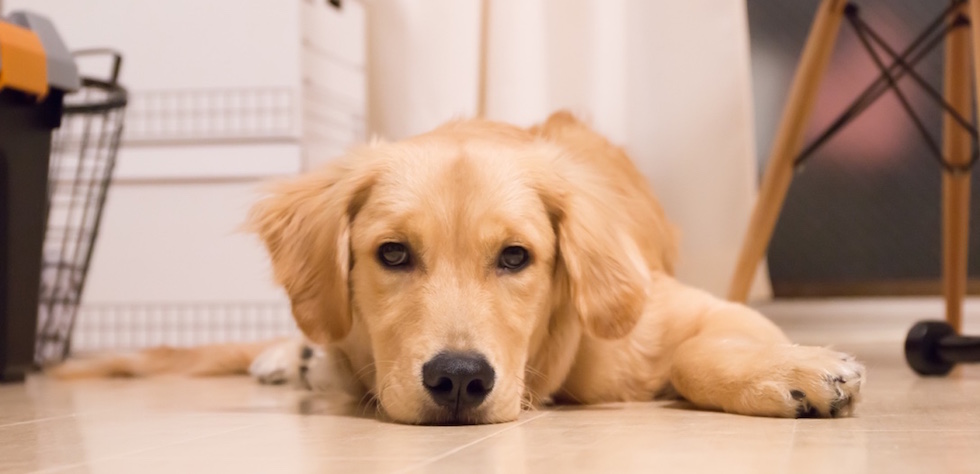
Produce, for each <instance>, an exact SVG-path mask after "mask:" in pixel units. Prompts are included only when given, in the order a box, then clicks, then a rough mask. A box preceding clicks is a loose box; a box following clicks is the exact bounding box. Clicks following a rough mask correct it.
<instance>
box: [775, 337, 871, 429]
mask: <svg viewBox="0 0 980 474" xmlns="http://www.w3.org/2000/svg"><path fill="white" fill-rule="evenodd" d="M780 359H781V360H777V363H776V364H775V367H774V368H775V369H777V370H776V371H775V372H774V375H776V380H774V381H771V382H769V383H768V384H767V385H768V386H769V387H778V388H777V390H780V391H782V398H783V404H784V408H783V409H781V410H779V412H780V413H781V415H782V416H787V417H796V418H837V417H841V416H849V415H851V414H852V413H853V411H854V406H855V405H856V404H857V402H858V400H859V398H860V394H861V385H862V384H863V383H864V373H865V369H864V366H863V365H862V364H861V363H860V362H858V361H856V360H855V359H854V357H853V356H851V355H848V354H844V353H841V352H837V351H833V350H830V349H824V348H820V347H799V346H794V347H790V348H788V352H787V353H786V354H785V355H784V357H782V358H780ZM773 382H775V383H773Z"/></svg>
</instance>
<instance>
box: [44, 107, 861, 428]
mask: <svg viewBox="0 0 980 474" xmlns="http://www.w3.org/2000/svg"><path fill="white" fill-rule="evenodd" d="M251 228H252V229H254V230H255V231H256V232H257V233H258V235H259V236H260V237H261V239H262V241H263V242H264V243H265V246H266V248H267V249H268V252H269V255H270V256H271V260H272V266H273V270H274V273H275V278H276V280H277V282H278V283H279V284H281V285H282V286H283V287H284V288H285V290H286V292H287V294H288V296H289V299H290V301H291V305H292V313H293V315H294V317H295V319H296V322H297V324H298V326H299V328H300V329H301V330H302V332H303V334H304V335H305V337H306V339H307V340H308V341H309V343H310V344H312V346H313V347H315V348H316V351H314V350H311V348H309V347H304V345H305V344H304V343H302V342H301V341H285V342H278V343H275V344H273V345H271V346H270V345H251V346H249V345H241V346H236V345H231V346H224V347H211V348H197V349H191V350H189V351H188V350H166V349H157V350H155V351H150V352H144V353H141V354H136V355H133V356H115V357H110V358H106V359H96V360H90V361H84V360H80V361H74V362H70V363H68V364H67V365H64V366H62V367H61V368H59V369H56V370H55V373H56V374H60V375H62V376H64V377H71V376H79V375H113V374H116V375H119V374H126V375H144V374H150V373H158V372H185V373H194V374H204V375H207V374H217V373H225V372H237V371H244V370H245V369H246V368H247V367H249V366H251V370H252V372H253V373H254V374H255V375H257V376H258V377H259V378H260V379H263V380H266V381H279V380H281V379H283V378H296V377H305V378H308V379H310V380H319V382H316V383H314V385H318V386H320V385H333V386H340V387H343V388H346V389H348V390H349V391H351V392H353V393H362V394H369V395H371V396H373V397H374V399H375V400H376V401H377V403H378V405H379V406H380V407H381V409H382V410H383V412H384V413H385V414H387V415H388V416H389V417H390V418H391V419H393V420H395V421H398V422H404V423H417V424H443V423H448V424H457V423H499V422H507V421H512V420H515V419H517V418H518V416H519V415H520V414H521V411H522V409H525V408H527V407H533V406H537V405H540V404H542V403H550V402H555V403H579V404H594V403H603V402H619V401H648V400H652V399H654V397H656V396H658V395H661V394H675V395H677V396H680V397H682V398H684V399H686V400H688V401H689V402H690V403H691V404H693V405H694V406H697V407H701V408H705V409H712V410H723V411H726V412H730V413H740V414H745V415H757V416H771V417H837V416H845V415H848V414H850V413H851V412H852V410H853V407H854V405H855V404H856V402H857V400H858V395H859V392H860V389H861V384H862V382H863V380H864V367H863V366H862V365H861V364H860V363H858V362H856V361H855V359H854V358H853V357H851V356H849V355H847V354H843V353H840V352H835V351H833V350H830V349H826V348H820V347H802V346H797V345H794V344H792V343H791V342H790V341H789V340H788V339H787V338H786V336H785V335H784V334H783V333H782V331H780V329H779V328H778V327H776V326H775V325H774V324H773V323H771V322H770V321H769V320H767V319H766V318H765V317H764V316H762V315H761V314H759V313H758V312H756V311H755V310H753V309H751V308H749V307H746V306H744V305H741V304H735V303H731V302H727V301H723V300H720V299H718V298H715V297H713V296H711V295H709V294H708V293H706V292H703V291H700V290H697V289H694V288H691V287H688V286H685V285H684V284H682V283H680V282H678V281H677V280H675V279H674V277H673V276H672V272H673V270H674V266H675V263H676V262H675V259H676V257H675V255H676V249H675V241H674V233H673V231H672V228H671V226H670V225H669V224H668V222H667V219H666V217H665V215H664V212H663V210H662V209H661V207H660V205H659V204H658V203H657V200H656V199H655V198H654V195H653V192H652V191H651V189H650V187H649V186H648V184H647V182H646V180H645V179H644V178H643V176H642V175H641V174H640V173H639V172H638V171H637V169H636V168H635V167H634V165H633V164H632V163H631V162H630V159H629V158H628V157H627V155H626V154H625V153H624V152H623V150H621V149H620V148H617V147H616V146H613V145H612V144H610V143H609V142H608V141H607V140H606V139H605V138H603V137H602V136H600V135H598V134H597V133H595V132H593V131H592V130H591V129H590V128H589V127H587V126H586V125H584V124H583V123H581V122H580V121H578V120H577V119H575V118H574V117H573V116H572V115H570V114H568V113H564V112H559V113H556V114H554V115H553V116H551V117H550V118H549V119H548V120H547V121H546V122H545V123H543V124H541V125H538V126H535V127H532V128H530V129H523V128H518V127H515V126H510V125H506V124H502V123H494V122H489V121H483V120H468V121H455V122H451V123H448V124H446V125H444V126H442V127H439V128H438V129H436V130H434V131H432V132H430V133H426V134H423V135H421V136H417V137H414V138H410V139H408V140H405V141H401V142H397V143H375V144H372V145H369V146H365V147H363V148H360V149H357V150H354V151H352V152H351V153H349V154H348V155H347V156H345V157H343V158H342V159H339V160H337V161H335V162H333V163H330V164H329V165H327V166H326V167H324V168H322V169H319V170H316V171H313V172H311V173H308V174H305V175H302V176H299V177H296V178H293V179H289V180H286V181H285V182H282V183H279V184H278V185H277V186H275V187H274V188H273V189H272V191H271V195H270V196H268V197H267V198H265V199H264V200H262V201H260V202H259V203H258V204H257V205H256V206H255V208H254V209H253V211H252V215H251ZM263 351H264V352H263ZM314 353H315V354H318V355H316V356H313V355H312V354H314ZM310 360H314V361H316V363H315V364H313V365H309V364H308V362H309V361H310Z"/></svg>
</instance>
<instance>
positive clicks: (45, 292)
mask: <svg viewBox="0 0 980 474" xmlns="http://www.w3.org/2000/svg"><path fill="white" fill-rule="evenodd" d="M83 56H103V57H107V58H109V59H111V66H110V69H111V72H110V74H109V78H108V79H95V78H91V77H84V76H83V77H82V87H81V89H80V90H79V91H78V92H75V93H73V94H71V95H68V96H65V107H64V114H63V117H62V123H61V127H60V128H59V129H58V130H57V131H56V132H55V134H54V136H53V137H52V143H51V161H50V165H49V166H50V167H49V172H48V203H47V204H48V208H47V214H48V224H47V230H46V234H45V238H44V254H43V262H42V267H41V292H40V298H39V303H40V304H39V306H40V307H39V308H38V334H37V347H36V349H35V352H34V360H35V363H36V364H37V365H39V366H46V365H50V364H52V363H55V362H58V361H61V360H63V359H64V358H65V357H67V356H68V353H69V351H70V349H71V347H70V343H71V334H72V329H73V328H74V326H75V319H76V316H77V314H78V306H79V303H80V302H81V297H82V291H83V290H84V288H85V277H86V275H87V274H88V269H89V264H90V263H91V260H92V251H93V250H94V247H95V240H96V237H97V236H98V232H99V224H100V222H101V220H102V210H103V207H104V205H105V201H106V194H107V191H108V189H109V184H110V182H111V181H112V174H113V169H114V168H115V164H116V154H117V152H118V151H119V140H120V137H121V135H122V130H123V123H124V119H125V111H126V104H127V101H128V93H127V91H126V89H125V88H124V87H122V86H121V85H120V84H119V83H118V76H119V68H120V66H121V63H122V56H121V55H120V54H119V53H118V52H115V51H110V50H101V49H100V50H85V51H78V52H76V53H75V57H76V58H79V57H83Z"/></svg>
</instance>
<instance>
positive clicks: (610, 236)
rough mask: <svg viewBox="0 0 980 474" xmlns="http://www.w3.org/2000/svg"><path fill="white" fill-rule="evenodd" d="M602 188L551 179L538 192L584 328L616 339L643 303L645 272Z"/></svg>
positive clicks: (587, 181)
mask: <svg viewBox="0 0 980 474" xmlns="http://www.w3.org/2000/svg"><path fill="white" fill-rule="evenodd" d="M606 192H608V190H607V189H604V188H603V184H602V183H598V182H595V179H592V178H590V177H588V176H568V175H567V174H565V173H562V174H560V175H552V176H550V177H549V178H547V179H545V180H544V181H543V182H542V185H541V186H540V187H539V189H538V193H539V195H540V196H541V198H542V201H543V202H544V204H545V207H546V208H547V209H548V212H549V213H550V214H551V217H552V221H553V224H554V227H555V232H556V234H557V242H558V256H557V259H556V263H555V265H556V266H557V268H556V271H557V272H564V275H562V276H564V279H565V280H566V281H567V282H568V286H569V288H568V290H569V293H570V295H571V297H572V302H573V304H574V307H575V310H576V311H577V312H578V315H579V318H580V320H581V322H582V325H583V326H584V328H585V329H586V331H588V333H589V334H592V335H593V336H596V337H600V338H605V339H615V338H620V337H624V336H626V335H627V334H629V333H630V331H632V330H633V327H634V326H636V323H637V321H639V319H640V315H641V314H642V313H643V308H644V305H645V304H646V300H647V298H646V286H647V282H648V281H649V278H650V277H649V270H647V268H646V262H645V261H644V259H643V256H642V255H641V254H640V252H639V250H638V248H637V246H636V243H635V242H634V241H633V237H632V236H631V235H630V229H628V228H626V227H627V225H626V224H627V222H628V220H626V219H618V218H617V216H620V214H621V213H623V212H627V211H626V210H623V209H611V208H609V207H608V205H607V204H608V203H609V202H610V201H611V200H608V199H605V198H604V196H603V195H602V194H603V193H606Z"/></svg>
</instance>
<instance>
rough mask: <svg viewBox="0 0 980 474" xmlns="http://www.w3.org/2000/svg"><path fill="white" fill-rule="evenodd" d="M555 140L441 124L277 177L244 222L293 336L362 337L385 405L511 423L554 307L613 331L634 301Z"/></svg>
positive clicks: (635, 274)
mask: <svg viewBox="0 0 980 474" xmlns="http://www.w3.org/2000/svg"><path fill="white" fill-rule="evenodd" d="M563 153H565V151H564V150H563V149H562V148H561V147H558V146H555V145H554V144H553V143H549V141H547V140H544V139H541V138H540V137H539V136H536V134H535V133H532V132H528V131H525V130H520V129H517V128H511V127H507V126H503V125H496V124H489V123H483V122H467V123H461V124H456V125H449V126H446V127H443V128H441V129H439V130H437V131H435V132H432V133H430V134H427V135H423V136H421V137H417V138H414V139H411V140H408V141H405V142H400V143H395V144H376V145H372V146H370V147H367V148H364V149H361V150H359V151H355V152H352V153H351V154H350V155H349V156H347V157H345V158H343V159H341V160H339V161H338V162H335V163H333V164H331V165H328V166H327V167H325V168H323V169H321V170H319V171H316V172H313V173H309V174H306V175H303V176H300V177H298V178H295V179H293V180H291V181H287V182H284V183H281V184H280V185H279V186H278V187H276V188H274V190H273V192H272V194H271V196H270V197H268V198H266V199H265V200H263V201H261V202H260V203H259V204H258V205H257V206H256V207H255V208H254V210H253V216H252V222H253V225H254V227H255V229H256V230H257V231H258V233H259V235H260V236H261V238H262V239H263V240H264V242H265V244H266V246H267V248H268V250H269V253H270V255H271V258H272V263H273V268H274V272H275V275H276V279H277V281H278V282H279V283H280V284H282V285H283V286H284V288H285V289H286V292H287V293H288V295H289V298H290V300H291V303H292V309H293V314H294V316H295V318H296V321H297V323H298V325H299V327H300V328H301V329H302V331H303V332H304V333H305V334H306V336H307V337H308V338H310V339H312V340H313V341H316V342H319V343H324V344H326V343H331V342H340V343H342V342H343V341H344V340H345V338H348V337H350V333H351V332H352V331H361V332H362V334H364V335H366V336H364V337H363V339H364V340H366V341H368V343H369V345H370V353H371V356H372V358H373V362H374V366H373V368H374V377H373V381H372V383H369V384H368V385H373V390H374V393H375V396H376V397H377V399H378V401H379V402H380V405H381V406H382V407H383V409H384V410H385V412H386V413H387V414H388V415H389V416H391V417H392V418H393V419H395V420H397V421H401V422H408V423H488V422H500V421H508V420H513V419H515V418H517V416H518V415H519V414H520V411H521V407H522V400H523V398H524V395H525V394H524V392H525V384H524V380H523V378H524V375H525V372H526V364H527V362H528V358H529V356H530V355H531V354H532V353H533V352H534V351H536V350H537V349H538V348H536V347H532V345H534V344H536V343H535V342H533V340H534V339H535V338H533V337H532V336H533V334H534V333H535V332H536V331H538V332H541V331H544V332H545V333H546V332H547V327H548V324H549V321H550V320H551V319H552V317H553V316H554V315H553V313H554V312H555V308H557V307H559V306H565V307H568V306H570V307H571V308H572V310H573V311H574V312H576V313H577V315H578V319H579V320H580V322H581V323H580V324H581V326H582V328H583V329H584V330H585V331H586V332H588V333H591V334H592V335H594V336H597V337H602V338H615V337H621V336H624V335H626V334H627V333H628V332H629V331H630V330H631V329H632V327H633V326H634V324H635V323H636V321H637V319H638V318H639V316H640V313H641V311H642V307H643V304H644V300H645V298H644V294H645V287H644V284H645V283H644V280H645V278H646V277H645V276H644V275H646V272H645V270H644V269H645V265H646V263H645V261H644V259H643V257H642V256H641V255H639V252H638V250H637V246H636V243H635V242H632V241H631V240H630V238H628V237H626V236H627V235H628V232H624V230H623V229H621V228H617V226H616V225H611V224H610V219H609V218H608V216H611V215H614V214H616V213H622V212H623V210H621V209H611V208H606V207H605V206H607V201H608V200H607V199H605V198H604V195H603V193H609V192H615V190H614V189H615V188H614V187H610V186H609V185H608V183H601V182H599V181H601V180H602V179H603V178H602V177H596V176H593V175H589V174H588V173H586V172H585V171H583V169H580V167H578V166H577V165H576V164H575V160H568V159H566V158H565V157H563V156H562V154H563ZM611 190H612V191H611ZM562 295H564V296H562ZM559 297H564V298H569V299H570V302H571V304H570V305H561V304H557V303H556V301H555V298H559Z"/></svg>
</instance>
